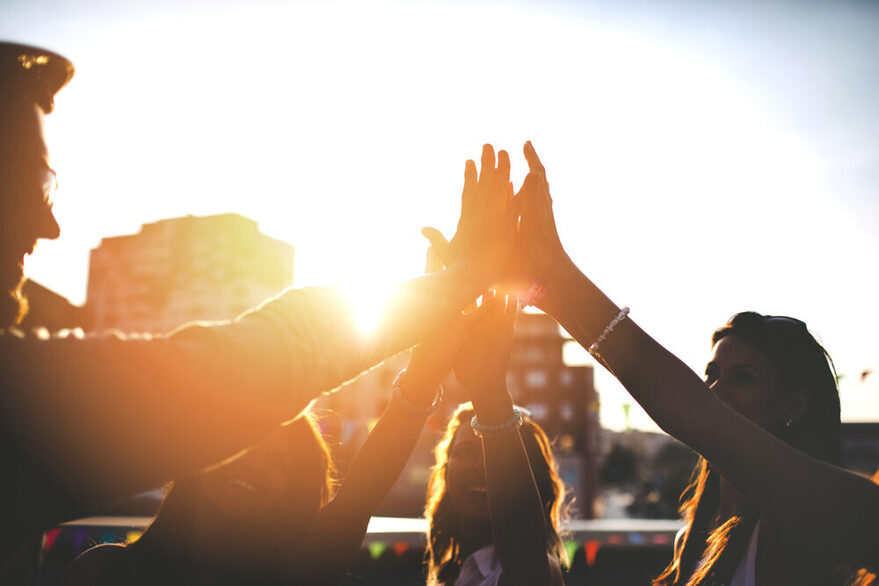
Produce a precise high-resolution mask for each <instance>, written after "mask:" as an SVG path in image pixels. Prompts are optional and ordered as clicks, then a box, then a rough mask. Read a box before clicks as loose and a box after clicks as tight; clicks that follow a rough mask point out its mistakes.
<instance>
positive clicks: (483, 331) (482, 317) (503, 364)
mask: <svg viewBox="0 0 879 586" xmlns="http://www.w3.org/2000/svg"><path fill="white" fill-rule="evenodd" d="M517 310H518V304H517V301H516V299H515V298H514V297H506V296H503V295H495V294H494V293H486V294H485V295H483V304H482V307H480V308H479V310H478V311H476V312H475V313H473V314H472V319H473V320H474V321H473V324H472V326H471V327H470V330H469V335H468V336H467V338H466V339H465V340H464V343H463V345H462V346H461V350H460V351H459V352H458V356H457V359H456V360H455V376H456V377H457V379H458V381H459V382H460V383H461V384H462V385H463V386H464V387H465V388H466V389H467V390H468V392H469V393H470V398H471V399H472V400H473V402H474V404H477V403H479V402H480V400H481V399H484V398H485V396H486V394H488V393H494V392H497V391H501V390H502V391H506V376H507V368H508V366H509V363H510V353H511V352H512V349H513V326H514V324H515V321H516V312H517Z"/></svg>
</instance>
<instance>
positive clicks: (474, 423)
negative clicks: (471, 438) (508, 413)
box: [470, 407, 525, 438]
mask: <svg viewBox="0 0 879 586" xmlns="http://www.w3.org/2000/svg"><path fill="white" fill-rule="evenodd" d="M524 422H525V418H524V412H523V410H522V409H520V408H519V407H513V416H512V417H510V418H509V419H507V420H506V421H502V422H500V423H497V424H495V425H488V424H486V423H479V420H478V419H476V415H474V416H473V417H472V418H471V419H470V429H472V430H473V434H474V435H475V436H476V437H478V438H482V437H483V436H485V435H495V434H498V433H503V432H506V431H511V430H513V429H518V428H520V427H522V424H523V423H524Z"/></svg>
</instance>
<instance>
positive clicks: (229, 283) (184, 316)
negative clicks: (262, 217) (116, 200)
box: [86, 214, 294, 333]
mask: <svg viewBox="0 0 879 586" xmlns="http://www.w3.org/2000/svg"><path fill="white" fill-rule="evenodd" d="M293 261H294V248H293V246H292V245H290V244H287V243H285V242H282V241H280V240H277V239H274V238H270V237H268V236H266V235H265V234H262V233H261V232H260V231H259V229H258V227H257V224H256V222H254V221H253V220H250V219H248V218H245V217H243V216H240V215H238V214H220V215H215V216H202V217H196V216H185V217H182V218H172V219H168V220H160V221H158V222H154V223H151V224H144V225H143V227H142V228H141V230H140V232H138V233H137V234H131V235H126V236H115V237H111V238H104V239H103V240H101V243H100V245H99V246H98V247H97V248H95V249H94V250H92V251H91V261H90V265H89V278H88V293H87V300H86V307H87V308H88V309H89V312H90V316H91V319H92V324H91V325H92V327H93V329H95V330H104V329H108V328H118V329H120V330H122V331H132V332H134V331H136V332H153V333H157V332H166V331H168V330H171V329H173V328H175V327H177V326H179V325H180V324H182V323H185V322H187V321H192V320H219V319H228V318H232V317H235V316H236V315H238V314H239V313H241V312H242V311H244V310H246V309H247V308H249V307H252V306H253V305H256V304H258V303H260V302H261V301H263V300H265V299H266V298H268V297H270V296H271V295H274V294H275V293H277V292H278V291H280V290H281V289H283V288H284V287H287V286H289V285H291V284H292V283H293Z"/></svg>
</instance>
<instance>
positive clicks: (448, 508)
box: [424, 403, 567, 584]
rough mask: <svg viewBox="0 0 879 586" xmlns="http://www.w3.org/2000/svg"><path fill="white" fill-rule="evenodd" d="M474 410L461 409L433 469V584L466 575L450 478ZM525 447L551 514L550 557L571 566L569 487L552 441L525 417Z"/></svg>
mask: <svg viewBox="0 0 879 586" xmlns="http://www.w3.org/2000/svg"><path fill="white" fill-rule="evenodd" d="M473 413H474V411H473V407H472V406H471V405H470V404H469V403H465V404H463V405H461V406H460V407H458V409H457V410H456V411H455V413H454V414H453V415H452V417H451V419H450V420H449V423H448V425H447V426H446V431H445V434H443V437H442V439H441V440H440V441H439V443H438V444H437V445H436V448H435V450H434V451H435V455H436V463H435V464H434V466H433V468H432V469H431V474H430V480H429V482H428V488H427V506H426V507H425V509H424V516H425V518H426V519H427V521H428V525H429V528H428V536H427V551H426V552H425V557H426V558H427V583H428V584H436V583H437V582H447V581H450V580H451V581H453V578H454V577H455V576H456V575H457V573H458V571H460V568H461V564H462V563H463V562H464V560H463V559H461V544H460V534H459V531H460V527H459V524H458V518H457V515H456V513H455V510H454V508H453V506H452V502H451V499H449V498H448V497H447V492H446V472H447V469H448V463H449V452H450V449H451V447H452V442H453V441H454V439H455V433H457V431H458V429H459V428H460V427H461V425H469V422H470V419H471V418H472V417H473ZM521 436H522V443H523V444H524V445H525V451H526V452H527V454H528V460H529V462H530V463H531V471H532V473H533V474H534V481H535V483H536V484H537V490H538V492H539V494H540V500H541V502H542V503H543V510H544V513H545V514H546V531H547V539H546V551H547V553H549V554H550V555H552V556H555V557H556V558H558V560H559V563H561V564H562V566H565V565H567V553H566V552H565V548H564V545H563V543H562V538H561V529H560V526H561V521H562V519H563V517H564V516H565V513H566V511H565V503H564V501H565V485H564V483H563V482H562V480H561V478H560V477H559V474H558V468H557V465H556V461H555V458H554V457H553V455H552V448H551V445H550V441H549V438H548V437H547V436H546V433H545V432H544V431H543V429H541V427H540V426H539V425H537V424H536V423H534V421H532V420H531V419H530V418H529V417H525V420H524V424H523V425H522V428H521Z"/></svg>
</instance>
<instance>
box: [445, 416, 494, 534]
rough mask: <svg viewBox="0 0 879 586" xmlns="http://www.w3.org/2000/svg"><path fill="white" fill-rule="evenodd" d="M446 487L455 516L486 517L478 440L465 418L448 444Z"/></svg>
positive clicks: (484, 487) (484, 488)
mask: <svg viewBox="0 0 879 586" xmlns="http://www.w3.org/2000/svg"><path fill="white" fill-rule="evenodd" d="M468 421H469V419H468ZM446 487H447V488H446V490H447V498H449V500H450V501H451V504H452V507H453V508H454V510H455V512H456V513H457V514H458V516H459V518H462V519H472V520H477V519H488V494H487V491H486V484H485V461H484V459H483V455H482V442H481V441H480V440H479V438H477V437H476V436H475V435H474V434H473V431H472V430H471V429H470V424H469V423H468V422H463V423H462V424H461V425H460V427H458V430H457V431H456V432H455V437H454V439H453V440H452V443H451V445H450V446H449V461H448V465H447V468H446Z"/></svg>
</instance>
